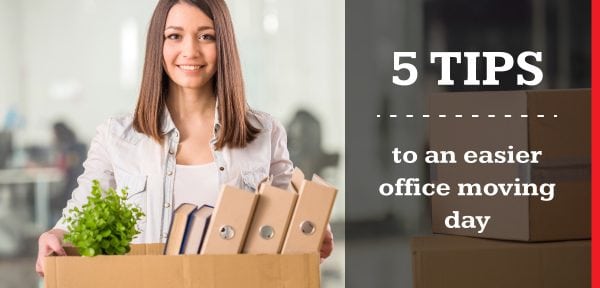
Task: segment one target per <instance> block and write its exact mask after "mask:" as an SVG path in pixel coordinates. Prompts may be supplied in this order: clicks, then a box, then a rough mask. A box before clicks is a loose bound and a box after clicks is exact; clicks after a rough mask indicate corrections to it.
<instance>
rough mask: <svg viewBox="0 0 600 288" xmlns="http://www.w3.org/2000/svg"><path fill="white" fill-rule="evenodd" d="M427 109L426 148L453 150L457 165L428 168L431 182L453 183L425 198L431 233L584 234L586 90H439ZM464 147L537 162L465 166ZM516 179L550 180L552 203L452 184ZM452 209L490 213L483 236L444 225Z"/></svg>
mask: <svg viewBox="0 0 600 288" xmlns="http://www.w3.org/2000/svg"><path fill="white" fill-rule="evenodd" d="M430 112H431V118H430V137H429V143H430V147H429V149H430V150H435V151H443V150H451V151H455V152H456V158H457V161H458V162H459V163H457V164H436V165H431V166H430V168H431V169H430V171H431V181H432V182H434V183H440V182H445V183H448V184H450V185H451V187H452V193H451V194H450V195H449V196H446V197H439V196H438V197H432V199H431V205H432V230H433V232H435V233H444V234H455V235H465V236H476V237H485V238H496V239H511V240H521V241H555V240H569V239H589V238H590V225H591V222H590V218H591V207H590V203H591V202H590V197H591V194H590V142H591V138H590V123H591V121H590V117H591V116H590V90H589V89H576V90H550V91H502V92H468V93H441V94H435V95H433V96H432V97H431V99H430ZM440 114H444V115H446V117H444V118H441V117H437V115H440ZM455 115H462V116H463V117H460V118H459V117H455ZM473 115H477V116H479V117H473ZM489 115H494V117H489ZM506 115H510V117H507V116H506ZM522 115H527V117H523V116H522ZM539 115H543V117H540V116H539ZM554 115H556V116H557V117H554ZM508 146H512V147H513V149H509V148H508ZM468 150H473V151H483V150H487V151H499V150H513V151H520V150H524V151H542V152H543V154H542V156H541V157H540V158H539V160H540V161H539V163H530V164H518V163H515V164H465V163H463V162H464V161H463V159H462V157H463V154H464V152H465V151H468ZM515 178H519V180H520V183H538V184H541V183H544V182H546V183H557V187H556V188H555V195H554V200H552V201H546V202H545V201H541V200H540V197H523V196H509V197H505V196H495V197H488V196H482V197H474V196H468V197H464V196H462V197H459V196H456V193H458V191H457V186H456V184H457V183H481V184H482V185H484V184H486V183H515ZM452 211H459V212H460V215H461V216H463V215H470V216H487V215H489V216H492V218H491V219H490V220H489V223H488V225H487V227H486V229H485V231H484V232H483V233H478V232H477V229H450V228H447V227H446V225H445V223H444V220H445V218H446V216H449V215H451V214H452Z"/></svg>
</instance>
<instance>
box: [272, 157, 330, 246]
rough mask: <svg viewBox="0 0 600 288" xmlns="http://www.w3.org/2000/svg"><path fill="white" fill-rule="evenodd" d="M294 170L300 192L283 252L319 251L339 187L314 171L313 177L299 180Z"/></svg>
mask: <svg viewBox="0 0 600 288" xmlns="http://www.w3.org/2000/svg"><path fill="white" fill-rule="evenodd" d="M296 169H297V170H298V171H297V172H296V171H295V172H294V176H293V177H292V186H293V187H294V188H296V189H298V191H299V196H298V201H297V203H296V207H295V209H294V213H293V215H292V219H291V222H290V225H289V229H288V232H287V234H286V236H285V241H284V243H283V247H282V249H281V254H292V253H313V252H319V249H320V248H321V243H322V241H323V236H324V234H325V231H326V229H327V225H328V223H329V217H330V215H331V209H332V208H333V203H334V201H335V197H336V195H337V189H336V188H335V187H333V186H331V185H330V184H328V183H327V182H325V180H323V179H322V178H321V177H319V176H318V175H316V174H314V175H313V177H312V180H304V179H300V178H299V177H298V176H300V175H302V173H301V171H300V170H299V169H298V168H296Z"/></svg>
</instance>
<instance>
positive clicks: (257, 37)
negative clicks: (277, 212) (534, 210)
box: [0, 0, 344, 288]
mask: <svg viewBox="0 0 600 288" xmlns="http://www.w3.org/2000/svg"><path fill="white" fill-rule="evenodd" d="M156 2H157V1H156V0H151V1H142V0H132V1H115V0H103V1H97V0H22V1H8V0H0V39H2V40H1V41H0V64H1V65H0V288H12V287H37V286H38V285H39V284H40V283H39V281H38V277H37V275H36V273H35V266H34V264H35V257H36V253H37V237H38V236H39V234H40V233H41V232H42V231H45V230H47V229H48V228H49V227H51V226H53V225H54V221H55V220H56V219H57V218H58V216H59V215H60V210H59V209H61V208H62V205H64V202H65V201H66V198H68V197H69V193H70V192H68V191H70V190H71V189H72V188H73V187H72V186H73V184H74V182H73V181H74V180H75V177H77V176H78V175H79V173H81V169H82V168H81V162H82V161H83V160H84V159H85V155H86V153H87V146H88V144H89V141H90V139H91V137H93V135H94V132H95V128H96V126H97V125H99V124H100V123H101V122H102V121H103V120H104V119H106V118H107V117H109V116H111V115H115V114H122V113H128V112H131V111H132V110H133V108H134V105H135V101H136V98H137V93H138V91H139V81H140V77H141V74H140V72H141V68H142V65H143V55H144V46H145V35H146V30H147V27H148V23H149V19H150V16H151V14H152V11H153V9H154V6H155V4H156ZM227 3H228V5H229V7H230V10H231V13H232V17H233V20H234V25H235V29H236V33H237V40H238V46H239V50H240V53H241V55H240V56H241V59H242V64H243V72H244V76H245V81H246V88H247V95H248V101H249V103H250V105H251V106H252V107H254V108H256V109H259V110H263V111H267V112H269V113H271V114H272V115H274V116H275V117H276V118H277V119H279V120H280V121H281V122H282V123H283V124H284V125H285V126H286V127H287V129H288V138H289V143H288V144H289V147H290V152H291V157H292V159H293V160H294V161H295V162H296V164H297V165H298V166H300V167H302V168H303V169H304V170H306V171H305V172H307V173H312V172H316V173H319V174H321V175H322V176H324V177H325V178H326V179H327V180H328V181H330V182H331V183H333V184H334V185H335V186H337V187H339V189H340V193H339V194H338V198H337V201H338V202H337V204H336V205H335V207H334V212H333V216H332V226H333V230H334V234H335V237H336V249H335V250H334V254H333V255H332V256H331V258H330V260H328V261H326V262H325V264H324V265H323V266H322V267H323V269H322V274H323V276H322V281H323V287H344V237H343V236H344V226H343V220H344V193H343V191H344V169H343V168H342V167H344V163H343V159H344V4H343V2H342V1H341V0H335V1H318V0H309V1H292V0H253V1H246V0H228V1H227Z"/></svg>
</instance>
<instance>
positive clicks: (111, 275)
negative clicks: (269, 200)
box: [44, 244, 320, 288]
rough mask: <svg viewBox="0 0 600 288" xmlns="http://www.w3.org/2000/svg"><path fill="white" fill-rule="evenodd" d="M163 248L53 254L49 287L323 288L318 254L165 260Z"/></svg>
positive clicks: (48, 270) (48, 266)
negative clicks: (88, 254) (116, 253)
mask: <svg viewBox="0 0 600 288" xmlns="http://www.w3.org/2000/svg"><path fill="white" fill-rule="evenodd" d="M163 249H164V245H163V244H147V245H132V250H131V252H130V253H129V254H128V255H124V256H96V257H81V256H62V257H61V256H50V257H47V258H46V266H45V267H46V273H45V274H46V276H45V279H44V280H45V287H46V288H81V287H86V288H95V287H98V288H100V287H102V288H105V287H110V288H120V287H123V288H126V287H127V288H131V287H149V288H153V287H156V288H159V287H160V288H163V287H182V288H191V287H218V288H229V287H231V288H233V287H235V288H237V287H255V288H262V287H299V288H300V287H302V288H305V287H320V274H319V255H318V254H317V253H313V254H295V255H249V254H237V255H178V256H165V255H162V252H163ZM67 253H68V254H69V255H77V254H76V252H75V251H74V250H73V249H69V250H68V251H67Z"/></svg>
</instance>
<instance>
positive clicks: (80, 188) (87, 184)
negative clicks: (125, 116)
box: [54, 119, 116, 231]
mask: <svg viewBox="0 0 600 288" xmlns="http://www.w3.org/2000/svg"><path fill="white" fill-rule="evenodd" d="M111 121H112V119H108V120H107V121H106V122H104V123H103V124H101V125H100V126H98V128H97V129H96V135H95V136H94V138H93V139H92V142H91V144H90V149H89V151H88V155H87V159H86V160H85V162H83V168H84V172H83V174H81V176H79V177H78V178H77V188H75V190H73V193H72V195H71V199H70V200H69V201H67V205H66V207H65V208H64V209H63V213H62V214H63V216H62V217H61V218H60V219H59V220H58V222H57V223H56V225H55V226H54V228H55V229H62V230H65V231H66V230H67V224H66V223H65V216H67V215H69V211H70V210H71V209H73V208H74V207H81V206H83V205H84V204H85V203H87V198H88V196H89V195H90V192H91V188H92V181H93V180H98V181H99V182H100V186H101V187H102V189H108V188H109V187H112V188H114V187H115V186H116V185H115V178H114V173H113V167H112V163H111V160H110V153H109V151H108V149H107V147H108V143H110V142H109V141H110V140H111V139H110V137H111V134H110V132H109V131H110V125H111Z"/></svg>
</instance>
